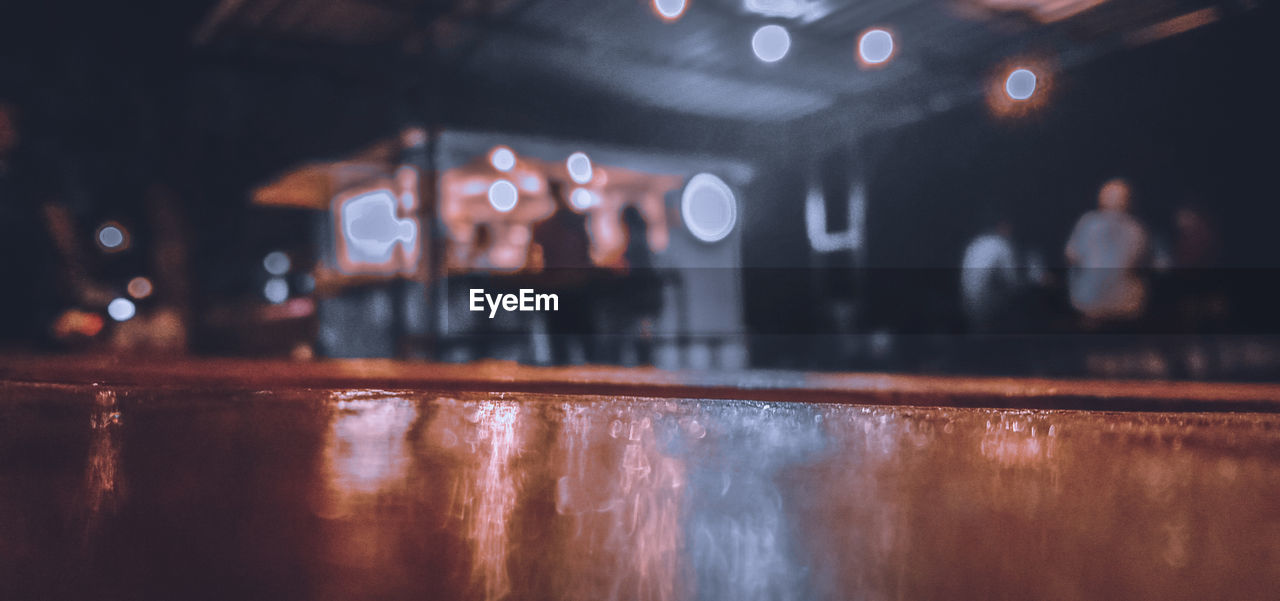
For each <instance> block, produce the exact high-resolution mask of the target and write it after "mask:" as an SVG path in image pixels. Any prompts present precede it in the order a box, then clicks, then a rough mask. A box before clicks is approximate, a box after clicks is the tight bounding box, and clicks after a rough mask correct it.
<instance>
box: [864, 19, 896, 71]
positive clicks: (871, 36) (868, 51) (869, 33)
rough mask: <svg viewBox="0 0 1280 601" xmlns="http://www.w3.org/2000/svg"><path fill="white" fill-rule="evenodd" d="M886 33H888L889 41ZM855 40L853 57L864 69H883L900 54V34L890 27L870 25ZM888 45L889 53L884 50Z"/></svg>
mask: <svg viewBox="0 0 1280 601" xmlns="http://www.w3.org/2000/svg"><path fill="white" fill-rule="evenodd" d="M885 34H887V35H888V40H887V43H886V40H885V38H884V35H885ZM854 40H855V42H854V48H853V58H854V59H855V60H857V61H858V66H859V67H862V68H863V69H883V68H884V67H886V66H888V65H889V63H891V62H893V58H894V57H895V56H897V55H898V35H897V33H896V32H894V30H893V29H891V28H889V27H884V26H875V27H868V28H866V29H864V30H862V31H860V32H858V36H857V37H856V38H854ZM886 47H887V48H888V51H887V53H885V52H884V49H885V48H886ZM882 57H883V58H882ZM876 59H879V60H876Z"/></svg>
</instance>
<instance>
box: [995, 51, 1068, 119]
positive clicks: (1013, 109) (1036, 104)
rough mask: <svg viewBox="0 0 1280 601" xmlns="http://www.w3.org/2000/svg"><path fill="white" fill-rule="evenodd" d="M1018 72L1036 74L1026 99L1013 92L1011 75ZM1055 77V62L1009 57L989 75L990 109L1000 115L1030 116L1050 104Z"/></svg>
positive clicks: (1009, 116) (1010, 116) (1011, 116)
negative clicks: (1031, 89) (1032, 86)
mask: <svg viewBox="0 0 1280 601" xmlns="http://www.w3.org/2000/svg"><path fill="white" fill-rule="evenodd" d="M1019 71H1029V72H1030V73H1031V74H1034V88H1033V91H1032V92H1031V93H1030V95H1029V96H1027V97H1025V98H1021V97H1014V96H1013V95H1011V94H1010V88H1009V85H1010V77H1011V76H1014V74H1015V72H1019ZM1054 79H1055V73H1054V68H1053V65H1052V63H1050V62H1049V61H1048V60H1047V59H1042V58H1035V57H1015V58H1011V59H1009V60H1006V61H1005V62H1003V63H1001V64H1000V65H999V66H998V67H997V68H996V69H994V70H992V72H991V74H990V75H988V76H987V86H986V101H987V108H988V109H990V110H991V112H992V114H994V115H996V116H997V117H1008V118H1018V117H1024V116H1028V115H1031V114H1033V113H1035V112H1036V111H1038V110H1040V109H1042V108H1044V107H1045V106H1046V105H1048V103H1049V98H1050V96H1051V95H1052V93H1053V87H1054ZM1015 83H1019V82H1015ZM1023 83H1026V82H1023Z"/></svg>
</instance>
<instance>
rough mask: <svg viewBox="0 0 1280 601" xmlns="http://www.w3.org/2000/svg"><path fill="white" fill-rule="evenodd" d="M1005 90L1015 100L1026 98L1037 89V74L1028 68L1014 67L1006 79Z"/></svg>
mask: <svg viewBox="0 0 1280 601" xmlns="http://www.w3.org/2000/svg"><path fill="white" fill-rule="evenodd" d="M1004 91H1005V93H1006V94H1008V95H1009V97H1010V98H1012V99H1014V100H1026V99H1028V98H1030V97H1031V95H1032V94H1034V93H1035V91H1036V74H1035V73H1032V72H1031V71H1030V70H1028V69H1014V70H1013V73H1010V74H1009V78H1008V79H1006V80H1005V81H1004Z"/></svg>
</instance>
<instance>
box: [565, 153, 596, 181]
mask: <svg viewBox="0 0 1280 601" xmlns="http://www.w3.org/2000/svg"><path fill="white" fill-rule="evenodd" d="M565 167H567V168H568V169H569V179H572V180H573V182H574V183H576V184H585V183H587V182H589V181H591V176H592V170H591V159H590V158H588V157H587V155H586V154H583V153H581V152H575V153H573V154H571V155H569V159H568V160H566V161H565Z"/></svg>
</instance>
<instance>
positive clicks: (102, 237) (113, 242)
mask: <svg viewBox="0 0 1280 601" xmlns="http://www.w3.org/2000/svg"><path fill="white" fill-rule="evenodd" d="M98 242H101V243H102V245H103V246H105V247H107V248H115V247H117V246H120V245H121V244H124V232H122V231H120V228H118V227H116V226H114V225H108V226H104V227H102V228H101V229H99V230H98Z"/></svg>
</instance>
